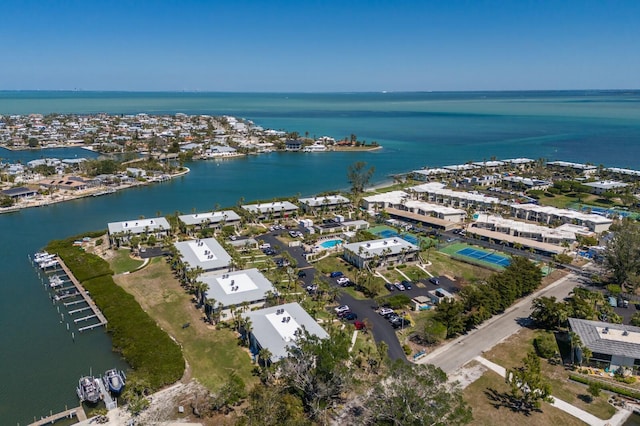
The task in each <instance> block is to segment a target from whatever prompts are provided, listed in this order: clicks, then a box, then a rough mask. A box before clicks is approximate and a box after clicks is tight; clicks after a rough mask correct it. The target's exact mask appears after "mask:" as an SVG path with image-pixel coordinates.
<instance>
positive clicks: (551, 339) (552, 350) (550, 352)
mask: <svg viewBox="0 0 640 426" xmlns="http://www.w3.org/2000/svg"><path fill="white" fill-rule="evenodd" d="M533 346H534V347H535V349H536V352H537V354H538V355H539V356H541V357H542V358H546V359H549V358H552V357H553V356H554V355H555V354H556V352H558V344H557V343H556V338H555V336H554V335H553V333H543V334H541V335H539V336H538V337H536V338H535V339H533Z"/></svg>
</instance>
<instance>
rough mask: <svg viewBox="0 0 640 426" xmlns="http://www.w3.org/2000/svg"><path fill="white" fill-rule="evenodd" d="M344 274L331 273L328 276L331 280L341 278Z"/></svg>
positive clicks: (338, 272) (339, 272) (340, 272)
mask: <svg viewBox="0 0 640 426" xmlns="http://www.w3.org/2000/svg"><path fill="white" fill-rule="evenodd" d="M343 275H344V274H343V273H342V271H333V272H332V273H330V274H329V276H330V277H331V278H338V277H341V276H343Z"/></svg>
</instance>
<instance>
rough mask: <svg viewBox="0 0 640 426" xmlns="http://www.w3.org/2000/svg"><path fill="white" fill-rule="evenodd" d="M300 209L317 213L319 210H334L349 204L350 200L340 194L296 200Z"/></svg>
mask: <svg viewBox="0 0 640 426" xmlns="http://www.w3.org/2000/svg"><path fill="white" fill-rule="evenodd" d="M298 202H299V203H300V207H301V208H302V211H303V212H305V213H317V212H319V211H334V210H337V209H339V208H341V207H346V206H349V204H350V203H351V200H349V199H348V198H347V197H345V196H342V195H324V196H319V197H311V198H300V199H299V200H298Z"/></svg>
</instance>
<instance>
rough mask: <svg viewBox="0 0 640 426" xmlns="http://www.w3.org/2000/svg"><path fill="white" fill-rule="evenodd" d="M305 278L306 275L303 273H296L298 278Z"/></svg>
mask: <svg viewBox="0 0 640 426" xmlns="http://www.w3.org/2000/svg"><path fill="white" fill-rule="evenodd" d="M306 276H307V273H306V272H305V271H298V278H304V277H306Z"/></svg>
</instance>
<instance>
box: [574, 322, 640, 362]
mask: <svg viewBox="0 0 640 426" xmlns="http://www.w3.org/2000/svg"><path fill="white" fill-rule="evenodd" d="M569 328H570V329H571V331H573V332H574V333H576V334H577V335H578V336H579V337H580V342H582V345H584V346H585V347H587V348H588V349H589V350H590V351H591V356H590V357H589V359H588V360H586V362H587V363H588V364H590V365H594V366H596V367H598V368H602V369H607V371H611V372H615V371H616V370H618V369H619V368H621V367H622V368H625V369H628V370H629V371H631V372H633V374H637V372H638V367H639V366H640V327H634V326H631V325H623V324H612V323H608V322H600V321H590V320H584V319H577V318H569ZM581 358H582V357H581V356H578V358H577V359H576V362H577V363H579V364H580V363H581V362H582V361H583V360H582V359H581Z"/></svg>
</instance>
